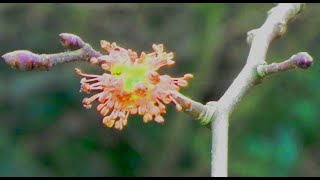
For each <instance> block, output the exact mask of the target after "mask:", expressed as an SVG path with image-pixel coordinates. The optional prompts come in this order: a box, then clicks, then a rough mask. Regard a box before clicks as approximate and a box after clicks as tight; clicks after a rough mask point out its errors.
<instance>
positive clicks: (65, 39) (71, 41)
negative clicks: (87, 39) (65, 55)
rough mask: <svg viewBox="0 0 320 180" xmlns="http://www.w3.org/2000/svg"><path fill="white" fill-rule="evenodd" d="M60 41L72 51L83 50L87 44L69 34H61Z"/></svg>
mask: <svg viewBox="0 0 320 180" xmlns="http://www.w3.org/2000/svg"><path fill="white" fill-rule="evenodd" d="M59 39H60V41H61V44H62V45H63V46H64V47H65V48H67V49H70V50H77V49H80V48H82V47H83V46H84V45H85V43H84V42H83V40H82V39H81V38H80V37H79V36H76V35H74V34H69V33H61V34H59Z"/></svg>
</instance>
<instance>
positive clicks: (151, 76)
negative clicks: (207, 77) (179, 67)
mask: <svg viewBox="0 0 320 180" xmlns="http://www.w3.org/2000/svg"><path fill="white" fill-rule="evenodd" d="M101 46H102V48H103V49H104V50H105V51H107V52H108V53H109V54H108V55H103V56H100V57H98V58H92V59H91V60H90V61H91V63H92V64H99V65H100V66H101V68H102V69H103V70H105V71H106V72H108V73H103V74H102V75H93V74H85V73H82V72H81V71H80V69H76V72H77V73H78V74H79V75H80V76H82V77H83V78H82V79H81V90H80V91H84V92H86V93H91V92H92V91H98V93H97V94H94V95H93V96H91V97H87V98H84V99H83V101H82V102H83V105H84V107H86V108H91V106H92V103H93V102H94V101H98V102H99V105H98V106H97V111H98V112H100V114H101V115H102V116H104V118H103V123H104V124H105V125H106V126H107V127H114V128H116V129H119V130H122V129H123V127H124V126H126V125H127V122H128V116H129V115H130V114H139V115H142V116H143V121H144V122H150V121H152V120H154V121H156V122H158V123H163V122H164V118H163V117H162V114H164V113H166V106H165V104H169V103H173V104H174V105H175V106H176V109H177V110H178V111H181V110H182V107H181V106H180V105H179V104H178V103H177V101H176V100H175V97H176V96H175V93H176V92H177V91H179V89H180V87H184V86H187V85H188V82H187V80H189V79H192V78H193V75H192V74H186V75H184V76H183V77H180V78H172V77H170V76H169V75H160V74H159V73H158V72H157V70H158V69H160V68H161V67H163V66H166V65H168V66H170V65H173V64H174V63H175V62H174V61H173V60H172V59H173V53H172V52H171V53H166V52H163V45H162V44H159V45H155V44H153V45H152V48H153V52H151V53H149V54H146V53H144V52H142V53H141V54H140V56H138V54H137V53H136V52H134V51H132V50H131V49H128V50H127V49H124V48H122V47H120V46H117V45H116V43H112V44H110V43H109V42H107V41H101Z"/></svg>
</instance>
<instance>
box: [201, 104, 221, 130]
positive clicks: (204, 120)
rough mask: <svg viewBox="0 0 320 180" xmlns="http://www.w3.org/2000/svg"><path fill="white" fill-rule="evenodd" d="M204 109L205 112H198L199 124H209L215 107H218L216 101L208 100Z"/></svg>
mask: <svg viewBox="0 0 320 180" xmlns="http://www.w3.org/2000/svg"><path fill="white" fill-rule="evenodd" d="M204 107H205V109H206V111H205V112H202V113H201V114H200V118H199V119H200V124H201V125H207V124H209V123H210V122H211V121H212V119H213V118H214V114H215V112H216V110H217V107H218V102H216V101H209V102H207V104H206V105H204Z"/></svg>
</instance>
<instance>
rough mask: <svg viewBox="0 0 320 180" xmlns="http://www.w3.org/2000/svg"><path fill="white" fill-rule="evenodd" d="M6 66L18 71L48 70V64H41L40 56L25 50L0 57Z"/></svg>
mask: <svg viewBox="0 0 320 180" xmlns="http://www.w3.org/2000/svg"><path fill="white" fill-rule="evenodd" d="M2 58H3V59H4V60H5V62H6V63H7V64H9V65H10V66H12V67H14V68H18V69H20V70H25V71H27V70H32V69H35V68H40V69H41V68H42V69H47V68H48V62H42V60H41V57H40V55H38V54H34V53H32V52H30V51H26V50H17V51H13V52H9V53H6V54H4V55H3V56H2Z"/></svg>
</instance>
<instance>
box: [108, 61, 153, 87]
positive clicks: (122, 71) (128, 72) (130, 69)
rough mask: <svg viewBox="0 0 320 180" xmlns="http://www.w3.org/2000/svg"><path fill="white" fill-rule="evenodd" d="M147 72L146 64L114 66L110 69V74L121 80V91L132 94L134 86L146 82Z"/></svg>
mask: <svg viewBox="0 0 320 180" xmlns="http://www.w3.org/2000/svg"><path fill="white" fill-rule="evenodd" d="M147 71H148V64H147V63H141V64H135V65H126V64H115V65H114V66H113V67H112V69H111V74H112V75H114V76H118V77H120V78H121V79H122V80H123V89H124V90H125V91H130V92H132V91H133V90H134V87H135V86H136V85H138V84H139V83H141V82H147V81H148V79H147V77H146V73H147Z"/></svg>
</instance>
